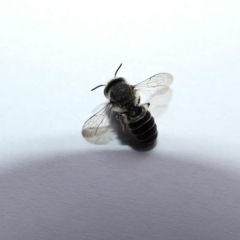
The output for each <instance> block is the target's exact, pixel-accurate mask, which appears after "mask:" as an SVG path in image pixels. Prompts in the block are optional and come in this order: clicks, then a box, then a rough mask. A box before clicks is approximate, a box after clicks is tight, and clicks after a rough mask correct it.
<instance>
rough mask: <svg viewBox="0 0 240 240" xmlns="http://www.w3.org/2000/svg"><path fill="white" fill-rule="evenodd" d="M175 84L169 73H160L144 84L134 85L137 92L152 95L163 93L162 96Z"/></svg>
mask: <svg viewBox="0 0 240 240" xmlns="http://www.w3.org/2000/svg"><path fill="white" fill-rule="evenodd" d="M172 82H173V76H172V75H171V74H169V73H158V74H156V75H154V76H152V77H150V78H148V79H146V80H145V81H143V82H140V83H138V84H136V85H134V89H135V90H139V91H142V92H144V93H152V92H153V91H161V92H162V94H164V93H165V92H167V89H168V88H169V86H170V85H171V84H172Z"/></svg>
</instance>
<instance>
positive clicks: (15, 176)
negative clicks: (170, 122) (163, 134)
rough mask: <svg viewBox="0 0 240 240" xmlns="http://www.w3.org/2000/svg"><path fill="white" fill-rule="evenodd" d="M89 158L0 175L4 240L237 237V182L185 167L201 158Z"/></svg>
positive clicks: (49, 161)
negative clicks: (195, 159)
mask: <svg viewBox="0 0 240 240" xmlns="http://www.w3.org/2000/svg"><path fill="white" fill-rule="evenodd" d="M87 155H88V154H87V153H84V152H82V153H80V152H79V153H74V154H69V155H67V154H62V155H61V157H59V158H57V159H56V158H54V157H51V156H47V155H46V156H43V157H36V156H35V157H36V158H39V159H38V161H39V163H38V164H31V165H29V166H28V167H25V168H19V169H15V170H14V171H12V172H9V173H5V174H2V175H1V177H0V189H1V196H0V212H1V219H2V220H4V221H1V225H0V232H1V239H4V240H13V239H18V240H32V239H34V240H40V239H46V240H48V239H49V240H65V239H72V240H78V239H83V240H85V239H86V240H90V239H103V240H106V239H107V240H108V239H109V240H111V239H138V240H145V239H151V240H155V239H156V240H158V239H165V240H168V239H169V240H172V239H176V240H178V239H179V240H180V239H181V240H186V239H189V240H190V239H195V240H198V239H199V240H202V239H208V240H211V239H218V240H226V239H228V240H237V239H239V238H240V231H239V222H240V210H239V204H240V186H239V180H240V179H239V176H236V175H234V174H231V173H229V172H224V171H221V170H219V169H213V168H211V167H209V166H207V165H201V164H191V163H189V162H188V163H186V162H185V161H192V159H194V158H196V156H186V157H184V156H181V157H179V156H174V155H171V154H169V155H164V154H160V155H159V156H158V157H157V158H148V153H147V154H141V153H139V154H137V155H136V154H134V153H131V152H129V153H123V152H119V151H108V152H105V153H103V152H92V154H91V155H88V156H87ZM33 157H34V156H33ZM200 160H201V159H200ZM209 160H210V159H209Z"/></svg>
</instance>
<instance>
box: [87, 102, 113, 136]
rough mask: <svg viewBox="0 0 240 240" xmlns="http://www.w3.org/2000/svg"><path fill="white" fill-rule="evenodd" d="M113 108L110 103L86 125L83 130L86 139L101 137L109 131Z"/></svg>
mask: <svg viewBox="0 0 240 240" xmlns="http://www.w3.org/2000/svg"><path fill="white" fill-rule="evenodd" d="M111 108H112V105H111V104H110V103H108V104H107V105H106V106H105V107H104V108H102V109H101V110H100V111H99V112H97V113H96V114H94V115H93V116H92V117H90V118H89V119H88V120H87V121H86V122H85V123H84V125H83V128H82V135H83V137H84V138H87V139H89V138H93V137H99V136H101V135H103V134H104V133H106V132H107V131H108V129H109V127H110V125H111V114H112V110H111Z"/></svg>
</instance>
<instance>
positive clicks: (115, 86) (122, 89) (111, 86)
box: [91, 64, 130, 100]
mask: <svg viewBox="0 0 240 240" xmlns="http://www.w3.org/2000/svg"><path fill="white" fill-rule="evenodd" d="M121 66H122V64H120V65H119V67H118V69H117V70H116V72H115V76H114V78H113V79H112V80H110V81H109V82H108V83H107V84H106V85H103V84H102V85H99V86H97V87H95V88H93V89H92V90H91V91H93V90H95V89H96V88H98V87H102V86H105V88H104V95H105V97H106V98H107V99H109V100H111V99H115V98H116V100H117V99H119V100H121V97H122V96H123V94H124V93H127V92H129V91H130V88H129V86H127V84H126V80H125V79H124V78H121V77H119V78H116V76H117V72H118V70H119V69H120V68H121Z"/></svg>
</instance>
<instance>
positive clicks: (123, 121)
mask: <svg viewBox="0 0 240 240" xmlns="http://www.w3.org/2000/svg"><path fill="white" fill-rule="evenodd" d="M116 119H117V120H118V121H120V123H121V124H122V129H123V133H125V131H126V126H127V115H126V114H124V113H119V114H117V115H116Z"/></svg>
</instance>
